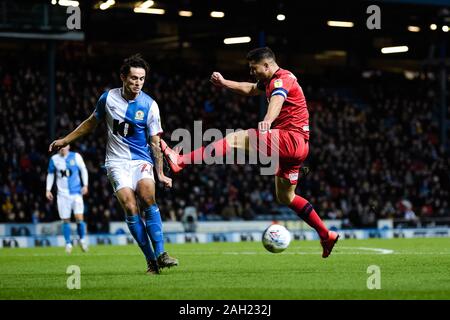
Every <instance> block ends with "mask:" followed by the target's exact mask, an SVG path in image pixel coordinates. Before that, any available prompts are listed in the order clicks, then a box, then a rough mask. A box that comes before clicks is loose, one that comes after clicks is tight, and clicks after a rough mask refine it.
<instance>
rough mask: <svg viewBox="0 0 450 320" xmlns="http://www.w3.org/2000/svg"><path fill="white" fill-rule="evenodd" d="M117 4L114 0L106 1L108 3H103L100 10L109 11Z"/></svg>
mask: <svg viewBox="0 0 450 320" xmlns="http://www.w3.org/2000/svg"><path fill="white" fill-rule="evenodd" d="M115 4H116V1H114V0H108V1H106V2H103V3H102V4H101V5H100V10H106V9H108V8H109V7H111V6H113V5H115Z"/></svg>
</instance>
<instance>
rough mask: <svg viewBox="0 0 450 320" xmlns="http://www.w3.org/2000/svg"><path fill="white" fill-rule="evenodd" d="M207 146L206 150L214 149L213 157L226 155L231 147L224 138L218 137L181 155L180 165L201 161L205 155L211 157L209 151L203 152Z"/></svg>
mask: <svg viewBox="0 0 450 320" xmlns="http://www.w3.org/2000/svg"><path fill="white" fill-rule="evenodd" d="M206 148H208V151H211V152H212V150H214V151H215V155H214V157H221V156H224V155H226V154H227V153H228V152H230V150H231V147H230V145H229V144H228V142H227V140H226V139H220V140H218V141H215V142H213V143H211V144H209V145H207V146H206V147H201V148H198V149H195V150H194V151H192V152H190V153H187V154H184V155H182V156H181V161H182V163H179V165H180V166H181V167H185V166H186V165H187V164H194V163H197V164H199V163H202V161H203V160H204V159H205V158H207V157H213V155H211V152H207V153H206V154H205V149H206Z"/></svg>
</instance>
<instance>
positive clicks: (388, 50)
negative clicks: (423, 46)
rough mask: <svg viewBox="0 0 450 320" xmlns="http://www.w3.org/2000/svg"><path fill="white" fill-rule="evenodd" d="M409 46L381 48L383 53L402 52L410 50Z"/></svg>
mask: <svg viewBox="0 0 450 320" xmlns="http://www.w3.org/2000/svg"><path fill="white" fill-rule="evenodd" d="M408 50H409V49H408V47H407V46H396V47H384V48H381V53H383V54H388V53H400V52H408Z"/></svg>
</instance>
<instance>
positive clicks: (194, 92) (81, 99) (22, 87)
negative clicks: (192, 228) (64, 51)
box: [0, 57, 450, 233]
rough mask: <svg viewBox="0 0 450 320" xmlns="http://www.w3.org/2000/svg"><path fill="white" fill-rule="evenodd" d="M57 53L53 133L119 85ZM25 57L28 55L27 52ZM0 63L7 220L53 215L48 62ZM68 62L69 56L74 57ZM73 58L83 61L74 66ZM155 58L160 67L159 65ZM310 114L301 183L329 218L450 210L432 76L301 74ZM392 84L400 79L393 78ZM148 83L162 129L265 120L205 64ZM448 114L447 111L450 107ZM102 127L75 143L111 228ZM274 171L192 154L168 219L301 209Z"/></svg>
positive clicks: (90, 217) (97, 227) (432, 214)
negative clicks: (279, 195)
mask: <svg viewBox="0 0 450 320" xmlns="http://www.w3.org/2000/svg"><path fill="white" fill-rule="evenodd" d="M66 59H67V60H64V61H59V67H58V68H57V74H56V81H57V87H56V90H57V92H56V96H57V135H58V136H60V135H62V134H63V133H67V132H68V131H69V130H71V129H73V128H74V127H75V126H76V125H78V124H79V123H80V122H81V121H82V120H83V119H85V118H86V117H87V116H88V115H89V114H90V113H92V111H93V109H94V106H95V103H96V99H97V98H98V97H99V96H100V95H101V93H102V92H103V91H104V90H106V89H108V88H112V87H114V86H117V85H119V83H120V81H119V78H118V72H117V70H116V68H115V67H114V66H115V65H113V64H111V65H105V64H103V65H102V66H101V67H98V66H96V65H93V64H87V63H85V62H84V60H83V59H82V60H81V61H78V60H77V59H79V58H74V57H66ZM22 61H24V60H22ZM15 65H20V67H19V68H18V69H14V70H11V69H8V67H7V65H4V66H2V67H0V81H1V92H2V95H1V96H0V127H1V130H0V210H1V211H0V222H37V221H40V222H47V221H53V220H56V219H57V214H56V208H55V206H54V205H51V204H49V203H48V202H47V201H46V200H45V196H44V195H45V175H46V168H47V161H48V153H47V152H46V150H47V147H48V143H49V142H50V141H49V137H48V128H47V116H48V115H47V105H46V103H47V95H46V94H47V93H46V90H47V89H46V82H47V78H46V73H45V70H44V69H42V67H41V66H40V65H39V64H38V63H35V64H33V63H31V62H28V63H24V62H21V63H20V64H19V63H18V62H17V63H16V64H15ZM70 66H72V67H70ZM73 66H76V67H73ZM155 69H157V68H155ZM297 75H298V77H299V79H300V84H301V85H302V86H303V89H304V91H305V95H306V98H307V100H308V105H309V111H310V114H311V128H312V135H311V150H310V155H309V157H308V159H307V162H306V165H307V166H309V167H310V168H311V173H310V174H309V175H308V176H306V177H303V178H302V179H301V182H300V184H299V187H298V188H299V191H300V193H301V194H303V195H304V196H305V197H306V198H308V199H310V201H311V203H313V204H314V206H315V207H316V208H317V212H318V213H319V214H320V215H321V216H322V217H323V218H326V219H336V218H338V219H343V221H344V224H343V226H344V227H347V228H351V227H372V226H375V224H376V221H377V219H380V218H387V217H391V218H397V219H404V220H405V223H408V221H413V222H414V221H417V220H421V221H427V219H439V218H449V217H450V205H449V199H450V173H449V170H448V168H449V165H450V157H449V154H448V151H446V150H444V149H443V148H440V146H439V141H438V140H439V139H438V138H439V134H438V122H437V121H438V114H436V112H435V110H434V109H433V106H434V100H433V99H435V93H434V91H433V89H432V88H433V86H431V85H430V82H431V81H432V79H428V78H427V77H422V78H420V77H419V78H418V79H416V80H408V79H405V78H404V77H403V76H399V75H391V74H384V73H380V72H374V73H373V74H372V75H371V76H370V77H364V76H363V75H361V74H360V75H359V76H357V77H355V78H354V79H352V80H351V81H348V83H340V82H338V81H336V82H334V83H333V81H330V80H328V81H327V82H326V83H321V81H320V79H313V78H312V77H311V78H310V77H308V75H303V74H297ZM393 88H395V89H393ZM145 91H147V92H148V93H149V94H150V95H152V96H153V97H154V98H155V100H156V101H157V102H158V103H159V106H160V110H161V116H162V122H163V128H164V129H165V133H164V138H165V139H166V140H167V141H169V140H170V135H171V133H172V132H173V131H174V130H175V129H177V128H187V129H189V130H191V131H193V123H194V121H198V120H202V121H203V130H206V129H208V128H218V129H220V130H221V131H222V132H225V129H227V128H228V129H229V128H234V129H236V128H243V129H245V128H251V127H254V126H255V125H256V124H257V122H258V119H259V105H258V99H257V98H246V97H239V96H236V95H233V94H230V93H228V92H225V91H224V90H220V89H217V88H214V87H213V86H211V85H210V84H209V82H208V74H206V73H205V74H197V75H196V76H192V75H191V74H189V75H188V74H184V73H176V74H162V73H159V72H158V70H155V71H153V72H152V73H151V76H150V79H149V80H148V82H147V83H146V85H145ZM447 114H450V110H449V112H448V113H447ZM102 130H105V128H104V126H103V125H101V126H100V127H99V128H97V131H96V133H95V134H93V135H90V136H88V137H86V138H84V139H82V140H80V141H79V142H77V143H75V144H74V145H73V149H75V150H77V151H78V152H80V153H82V154H83V156H84V158H85V161H86V165H87V167H88V170H89V174H90V192H89V195H88V196H87V198H86V202H85V203H86V213H87V221H88V229H89V232H91V233H95V232H107V231H108V223H109V222H110V221H122V220H123V216H122V211H121V210H120V208H119V207H118V203H117V201H116V199H115V198H114V196H113V194H112V189H111V187H110V184H109V182H108V180H107V177H106V174H105V172H104V170H103V169H102V164H103V161H104V152H105V135H104V134H103V131H102ZM273 191H274V186H273V179H272V177H270V176H261V175H259V170H258V167H257V166H255V165H215V166H207V165H196V166H191V167H189V168H187V169H186V170H184V171H183V172H182V173H181V174H180V175H178V176H176V177H174V187H173V189H171V190H165V189H163V188H159V189H158V191H157V193H158V199H159V205H160V209H161V212H162V215H163V219H164V220H166V221H167V220H172V221H181V220H182V217H183V215H184V210H185V209H186V208H188V207H194V208H195V209H196V210H197V213H198V218H199V220H200V221H202V220H254V219H265V218H267V217H271V216H272V217H273V216H278V217H294V219H295V216H293V213H291V212H290V210H289V209H287V208H284V207H282V206H278V205H276V204H274V202H273Z"/></svg>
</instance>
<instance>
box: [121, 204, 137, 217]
mask: <svg viewBox="0 0 450 320" xmlns="http://www.w3.org/2000/svg"><path fill="white" fill-rule="evenodd" d="M123 207H124V209H125V211H126V212H127V214H128V215H131V214H133V213H136V212H138V209H137V206H136V203H135V202H134V201H126V202H125V203H124V205H123Z"/></svg>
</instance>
